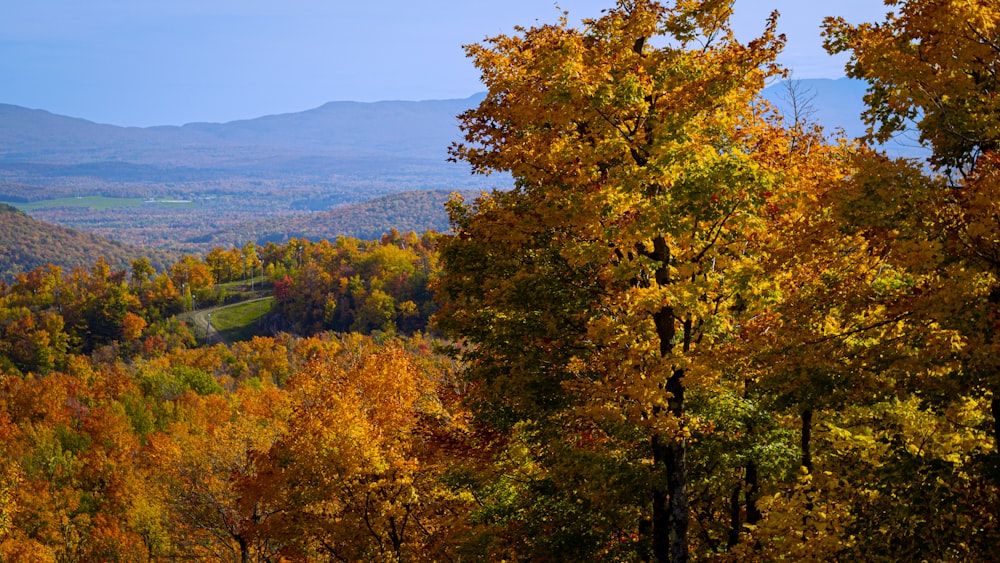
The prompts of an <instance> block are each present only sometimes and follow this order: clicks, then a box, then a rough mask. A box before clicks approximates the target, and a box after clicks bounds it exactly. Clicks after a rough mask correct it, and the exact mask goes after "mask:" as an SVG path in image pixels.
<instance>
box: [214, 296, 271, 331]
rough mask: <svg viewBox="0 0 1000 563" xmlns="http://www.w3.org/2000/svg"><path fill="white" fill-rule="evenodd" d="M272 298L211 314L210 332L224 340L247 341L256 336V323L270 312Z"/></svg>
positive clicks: (224, 308)
mask: <svg viewBox="0 0 1000 563" xmlns="http://www.w3.org/2000/svg"><path fill="white" fill-rule="evenodd" d="M273 304H274V298H273V297H268V298H266V299H260V300H255V301H249V302H246V303H239V304H236V305H230V306H228V307H222V308H220V309H218V310H216V311H215V312H214V313H212V330H216V331H218V332H219V333H220V334H221V335H222V336H223V337H224V338H225V339H226V340H228V341H230V342H236V341H239V340H249V339H250V338H252V337H253V336H255V335H257V334H258V331H259V328H258V326H257V321H258V319H260V318H261V317H263V316H264V315H266V314H267V312H268V311H270V310H271V306H272V305H273Z"/></svg>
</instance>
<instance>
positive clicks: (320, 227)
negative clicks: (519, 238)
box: [192, 190, 478, 246]
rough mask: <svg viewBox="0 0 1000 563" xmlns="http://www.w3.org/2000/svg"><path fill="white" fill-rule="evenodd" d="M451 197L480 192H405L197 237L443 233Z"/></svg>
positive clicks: (216, 240)
mask: <svg viewBox="0 0 1000 563" xmlns="http://www.w3.org/2000/svg"><path fill="white" fill-rule="evenodd" d="M452 193H460V194H463V195H465V196H466V197H470V198H471V197H475V196H476V195H478V192H475V191H469V190H466V191H459V192H449V191H447V190H437V191H415V192H402V193H398V194H390V195H386V196H382V197H377V198H374V199H371V200H368V201H364V202H361V203H353V204H348V205H343V206H339V207H337V208H334V209H331V210H329V211H322V212H317V213H310V214H308V215H296V216H292V217H284V218H281V219H270V220H267V221H260V222H255V223H249V224H243V225H239V226H238V227H236V228H233V229H227V230H224V231H221V232H216V233H213V234H211V235H208V236H204V237H198V238H196V239H194V240H193V241H192V242H197V243H199V244H202V245H211V246H218V245H225V244H231V243H233V242H234V241H235V242H240V241H247V240H253V241H256V242H258V243H260V244H264V243H266V242H269V241H270V242H279V243H280V242H285V241H288V240H289V239H293V238H304V239H309V240H314V241H315V240H322V239H330V240H333V239H335V238H337V237H340V236H345V237H352V238H359V239H375V238H379V237H381V236H382V235H383V234H386V233H389V232H390V231H392V230H396V231H401V232H408V231H414V232H424V231H437V232H445V231H447V230H448V229H449V228H450V225H449V223H448V213H447V211H446V210H445V203H446V202H447V201H448V198H449V197H450V196H451V194H452Z"/></svg>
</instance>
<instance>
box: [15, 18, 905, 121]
mask: <svg viewBox="0 0 1000 563" xmlns="http://www.w3.org/2000/svg"><path fill="white" fill-rule="evenodd" d="M559 5H560V7H561V9H563V10H566V11H568V12H569V13H570V16H569V18H570V21H571V22H574V23H575V22H579V20H580V19H582V18H586V17H594V16H598V15H599V14H600V11H601V9H603V8H606V7H609V6H611V5H613V2H609V1H606V0H605V1H597V0H564V1H562V2H560V3H559ZM774 8H777V9H779V11H780V12H781V13H782V16H781V18H780V19H779V31H780V32H782V33H785V34H786V35H787V36H788V43H787V46H786V49H785V52H784V53H783V54H782V55H781V57H780V58H779V62H780V63H781V64H783V65H784V66H785V67H787V68H789V69H791V70H792V71H793V76H794V77H795V78H831V79H836V78H840V77H843V64H844V59H843V57H829V56H828V55H826V53H825V52H824V51H823V50H822V48H821V43H822V40H821V38H820V35H819V34H820V29H819V25H820V22H821V21H822V18H823V16H825V15H842V16H844V17H846V18H847V19H848V20H849V21H852V22H860V21H870V20H873V19H880V18H881V16H882V15H883V14H884V12H885V11H887V9H886V8H885V7H884V6H882V5H881V4H880V3H879V2H873V1H871V0H849V1H845V2H840V3H838V4H837V5H836V7H835V8H829V9H828V8H826V7H816V6H815V5H812V4H811V3H810V4H808V5H807V4H806V3H800V2H795V1H794V0H781V1H774V2H759V1H754V0H736V2H735V13H734V16H733V27H734V30H735V32H736V33H737V36H738V37H740V39H743V40H746V39H749V38H751V37H753V36H755V35H756V34H758V33H759V32H760V30H761V29H762V28H763V26H764V22H765V19H766V17H767V15H768V14H769V13H770V11H771V10H772V9H774ZM5 12H6V13H5V18H3V19H2V20H0V103H5V104H12V105H18V106H22V107H27V108H32V109H41V110H45V111H48V112H51V113H55V114H59V115H65V116H70V117H77V118H82V119H86V120H88V121H93V122H96V123H106V124H112V125H119V126H140V127H148V126H162V125H183V124H187V123H195V122H210V123H224V122H230V121H236V120H242V119H253V118H256V117H260V116H264V115H275V114H283V113H296V112H301V111H306V110H309V109H313V108H316V107H320V106H322V105H323V104H326V103H329V102H337V101H356V102H375V101H423V100H445V99H466V98H468V97H470V96H473V95H475V94H476V93H478V92H481V91H483V90H484V89H485V88H484V87H483V86H482V84H481V83H480V82H479V76H478V72H477V71H476V69H475V67H474V66H473V65H472V62H471V61H470V60H468V59H467V58H466V57H465V54H464V51H463V49H462V45H464V44H468V43H475V42H479V41H481V40H483V39H484V38H486V37H489V36H495V35H498V34H501V33H511V32H513V28H514V26H515V25H524V26H531V25H535V24H539V23H551V22H553V21H555V20H556V19H557V18H558V16H559V14H560V12H559V11H558V10H557V9H556V7H555V3H554V2H547V1H538V0H511V1H509V2H506V3H504V4H503V5H500V4H499V3H468V2H463V1H458V0H431V1H428V2H424V3H419V4H415V3H409V2H402V1H400V0H381V1H378V0H376V1H373V2H367V3H349V4H344V3H341V2H330V1H320V0H297V1H296V2H295V3H291V4H289V3H278V2H273V1H269V0H243V1H241V2H236V1H235V0H201V1H196V0H177V1H175V2H171V3H157V4H149V5H146V4H142V5H140V4H136V3H132V2H127V1H126V0H94V1H93V2H88V3H79V2H73V1H72V0H37V1H35V2H31V3H19V4H17V5H13V6H7V7H5Z"/></svg>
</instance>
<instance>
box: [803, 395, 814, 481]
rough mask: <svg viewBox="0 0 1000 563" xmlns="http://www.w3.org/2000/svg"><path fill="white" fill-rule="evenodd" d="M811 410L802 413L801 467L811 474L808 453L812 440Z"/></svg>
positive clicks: (810, 455) (809, 455)
mask: <svg viewBox="0 0 1000 563" xmlns="http://www.w3.org/2000/svg"><path fill="white" fill-rule="evenodd" d="M812 419H813V411H812V409H805V410H803V411H802V445H801V449H802V467H805V468H806V469H807V470H808V471H809V472H810V473H812V466H813V464H812V452H811V451H810V447H811V444H810V441H811V440H812Z"/></svg>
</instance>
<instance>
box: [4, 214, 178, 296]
mask: <svg viewBox="0 0 1000 563" xmlns="http://www.w3.org/2000/svg"><path fill="white" fill-rule="evenodd" d="M98 256H104V258H105V260H106V261H107V262H108V263H109V264H111V265H113V266H115V267H118V268H124V267H126V266H128V264H129V262H130V261H131V260H134V259H136V258H140V257H143V256H145V257H147V258H148V259H149V260H150V261H151V262H152V264H153V265H154V266H156V267H158V268H164V267H166V266H167V265H168V264H170V263H171V262H173V261H174V260H176V259H177V258H178V257H179V255H177V254H171V253H169V252H165V251H149V250H147V249H141V248H138V247H135V246H130V245H127V244H123V243H120V242H117V241H114V240H111V239H107V238H103V237H100V236H97V235H94V234H93V233H87V232H81V231H76V230H74V229H69V228H66V227H60V226H56V225H51V224H48V223H45V222H42V221H39V220H37V219H34V218H32V217H29V216H28V215H26V214H25V213H23V212H21V211H18V210H17V209H15V208H13V207H11V206H9V205H6V204H3V203H0V280H6V281H10V280H12V279H13V277H14V275H15V274H18V273H24V272H28V271H31V270H34V269H35V268H40V267H43V266H45V265H47V264H55V265H57V266H60V267H63V268H65V269H67V270H69V269H72V268H76V267H79V266H89V265H91V264H92V263H93V262H94V259H95V258H96V257H98Z"/></svg>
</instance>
